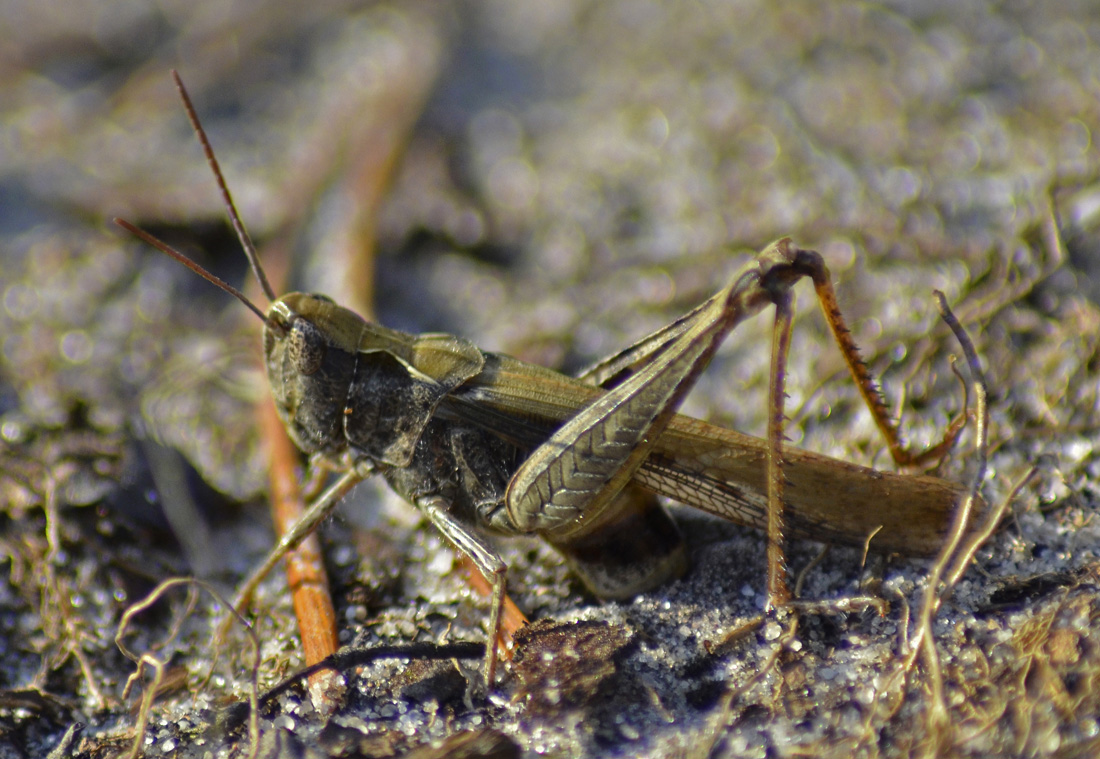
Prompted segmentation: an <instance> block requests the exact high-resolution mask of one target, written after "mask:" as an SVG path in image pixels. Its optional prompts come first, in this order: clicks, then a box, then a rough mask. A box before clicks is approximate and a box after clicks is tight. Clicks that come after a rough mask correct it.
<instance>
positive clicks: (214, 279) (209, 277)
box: [114, 216, 278, 329]
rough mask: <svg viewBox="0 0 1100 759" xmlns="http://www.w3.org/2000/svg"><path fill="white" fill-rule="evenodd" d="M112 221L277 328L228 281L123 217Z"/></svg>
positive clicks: (275, 326) (276, 327) (274, 327)
mask: <svg viewBox="0 0 1100 759" xmlns="http://www.w3.org/2000/svg"><path fill="white" fill-rule="evenodd" d="M114 222H115V224H118V225H119V226H120V227H122V228H123V229H125V230H126V231H127V232H129V233H130V234H132V235H133V236H134V237H137V238H138V239H140V240H143V241H144V242H147V243H149V244H150V245H152V246H153V247H154V248H156V249H157V250H159V251H161V252H162V253H166V254H168V255H169V256H171V257H172V258H174V259H176V260H177V261H179V262H180V263H181V264H183V265H184V266H186V267H187V268H188V269H190V270H191V271H193V272H195V273H196V274H198V275H199V276H200V277H202V278H203V279H205V280H206V281H207V282H210V283H212V284H214V285H216V286H218V287H220V288H221V289H222V290H225V291H226V292H227V293H229V294H230V295H232V296H233V297H235V298H236V299H237V300H239V301H240V302H241V303H243V304H245V305H246V306H248V308H249V309H251V311H252V313H254V314H256V316H258V317H260V319H261V320H263V322H264V324H267V325H268V326H269V327H271V328H273V329H278V326H277V325H276V324H275V323H274V322H272V321H271V320H270V319H268V318H267V315H266V314H265V313H264V312H263V311H261V310H260V309H259V308H258V307H257V306H256V304H254V303H253V302H252V301H250V300H249V299H248V298H246V297H245V294H244V293H242V292H241V291H240V290H238V289H237V288H235V287H233V285H231V284H229V283H228V282H226V281H225V280H224V279H222V278H221V277H218V276H215V275H214V274H211V273H210V272H208V271H207V270H206V269H204V268H202V267H201V266H199V265H198V264H197V263H195V262H194V261H192V260H191V259H190V258H188V257H187V256H185V255H183V254H182V253H180V252H179V251H178V250H176V249H175V248H173V247H172V246H171V245H169V244H168V243H165V242H161V241H160V240H158V239H157V238H155V237H153V236H152V235H151V234H149V233H148V232H146V231H145V230H143V229H139V228H138V227H135V226H134V225H133V224H131V223H130V222H128V221H126V220H125V219H120V218H118V217H117V216H116V217H115V219H114Z"/></svg>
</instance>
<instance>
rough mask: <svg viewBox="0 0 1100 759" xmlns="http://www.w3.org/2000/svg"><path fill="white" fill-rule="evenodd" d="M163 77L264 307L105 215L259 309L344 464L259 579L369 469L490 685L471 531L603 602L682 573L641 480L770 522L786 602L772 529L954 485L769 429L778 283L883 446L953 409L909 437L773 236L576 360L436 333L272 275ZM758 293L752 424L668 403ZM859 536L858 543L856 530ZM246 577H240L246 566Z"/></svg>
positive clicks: (905, 528)
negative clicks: (399, 507) (552, 567)
mask: <svg viewBox="0 0 1100 759" xmlns="http://www.w3.org/2000/svg"><path fill="white" fill-rule="evenodd" d="M173 77H174V78H175V82H176V86H177V87H178V89H179V91H180V95H181V97H182V99H183V102H184V107H185V109H186V111H187V114H188V117H189V118H190V120H191V122H192V125H193V127H194V129H195V132H196V134H197V135H198V138H199V141H200V143H201V144H202V147H203V150H204V152H205V153H206V157H207V161H208V163H209V164H210V167H211V170H212V171H213V173H214V176H215V179H216V181H217V184H218V188H219V190H220V192H221V194H222V198H223V201H224V203H225V206H226V209H227V213H228V215H229V219H230V222H231V223H232V225H233V227H234V229H235V230H236V232H237V235H238V237H239V239H240V241H241V245H242V247H243V248H244V251H245V254H246V256H247V257H248V260H249V262H250V264H251V267H252V270H253V273H254V275H255V277H256V279H257V281H258V282H259V283H260V285H261V287H262V288H263V290H264V293H265V294H266V295H267V298H268V299H269V301H270V303H271V305H270V306H269V308H268V310H267V311H266V313H265V312H264V311H263V310H261V309H260V308H259V307H257V306H256V305H254V304H253V303H251V302H250V301H249V300H248V299H247V298H246V297H245V296H244V295H243V294H242V293H241V292H239V291H238V290H236V289H235V288H233V287H232V286H230V285H229V284H227V283H225V282H223V281H221V280H219V279H218V278H217V277H215V276H213V275H212V274H210V273H208V272H206V271H204V270H202V269H201V268H200V267H199V266H198V265H197V264H195V263H194V262H192V261H190V260H189V259H188V258H186V257H185V256H184V255H183V254H181V253H179V252H177V251H176V250H174V249H172V248H171V247H169V246H168V245H166V244H165V243H163V242H161V241H159V240H157V239H156V238H154V237H152V236H151V235H149V234H147V233H145V232H143V231H142V230H140V229H138V228H137V227H135V226H133V225H132V224H130V223H128V222H126V221H123V220H121V219H115V222H116V223H117V224H119V225H120V226H122V227H123V228H125V229H126V230H128V231H129V232H131V233H132V234H134V235H136V236H137V237H138V238H140V239H142V240H143V241H145V242H147V243H148V244H150V245H153V246H154V247H156V248H158V249H160V250H161V251H163V252H164V253H166V254H168V255H170V256H172V257H173V258H175V259H176V260H178V261H180V262H181V263H183V264H184V265H186V266H188V267H189V268H191V269H192V270H194V271H195V272H197V273H198V274H200V275H201V276H203V277H205V278H206V279H207V280H209V281H211V282H212V283H214V284H216V285H217V286H218V287H220V288H222V289H223V290H225V291H226V292H228V293H230V294H232V295H233V296H235V297H237V298H238V299H240V300H241V301H242V302H243V303H244V304H245V305H246V306H247V307H248V308H249V309H251V310H252V311H253V312H254V313H255V314H256V315H257V316H258V317H259V318H260V319H261V321H262V322H263V325H264V326H263V346H264V355H265V363H266V368H267V375H268V379H269V381H270V384H271V391H272V394H273V396H274V399H275V403H276V406H277V409H278V413H279V416H280V417H281V419H282V421H283V423H284V425H285V426H286V430H287V432H288V433H289V434H290V437H291V438H292V440H293V441H294V443H295V444H296V445H297V447H298V448H299V449H300V450H301V451H302V452H303V453H305V454H307V455H309V456H310V457H311V464H314V465H318V466H325V467H327V468H330V469H333V470H336V471H338V472H339V473H340V475H339V477H338V478H337V480H336V482H335V483H334V484H332V485H331V486H329V488H328V489H327V490H326V491H325V492H324V493H323V494H321V495H320V497H319V498H318V499H317V500H316V501H315V503H314V504H313V505H312V506H311V507H310V509H309V511H308V512H307V514H306V515H305V516H304V517H303V518H302V520H301V521H300V522H299V523H298V524H297V525H295V526H294V528H293V529H292V530H291V531H290V532H289V533H288V534H287V535H286V536H284V537H283V539H282V540H281V541H280V543H279V544H278V545H277V546H276V548H275V549H274V550H273V551H272V553H271V554H270V556H269V558H268V560H267V561H266V562H265V563H264V565H263V566H262V567H260V568H259V569H258V570H257V572H256V574H255V575H254V576H253V581H258V578H259V577H261V576H262V575H263V574H264V573H266V571H268V570H269V569H270V568H271V567H272V566H273V565H274V564H275V563H276V562H277V561H278V560H279V558H280V556H281V555H282V554H283V553H285V552H286V551H287V550H289V549H290V548H292V547H294V546H295V545H296V544H297V543H298V542H300V541H301V540H302V539H303V538H304V537H305V535H306V534H308V533H309V532H310V531H311V530H312V529H314V527H315V526H316V525H317V524H318V523H319V522H320V521H321V519H323V518H324V516H325V515H326V514H328V513H329V511H330V510H331V509H332V508H333V507H334V505H335V504H336V503H338V502H339V500H340V499H341V498H342V497H343V496H344V495H345V494H346V493H348V492H349V491H350V490H351V488H353V487H354V486H355V485H356V484H357V483H359V482H360V481H362V480H363V479H365V478H367V477H370V476H372V475H375V474H378V475H381V476H382V477H384V478H385V479H386V481H387V482H388V483H389V485H390V486H391V487H392V488H393V489H394V490H395V491H396V492H397V493H398V494H399V495H401V496H402V497H403V498H404V499H406V500H407V501H408V502H409V503H411V504H413V505H414V506H416V507H417V508H418V509H419V510H420V511H421V512H422V513H423V515H424V516H426V517H427V518H428V520H429V521H430V522H431V523H432V524H433V525H435V527H436V528H438V529H439V531H440V532H441V533H442V534H443V535H444V536H445V537H446V538H447V540H448V541H449V542H450V543H452V544H453V545H454V546H455V547H456V548H457V549H458V550H459V551H461V552H462V553H464V554H465V555H467V556H468V557H469V558H470V559H471V560H472V561H473V563H474V564H475V565H476V567H477V568H478V570H479V571H480V572H481V573H482V574H483V575H484V576H485V578H486V580H488V582H489V583H490V584H491V586H492V596H491V607H490V615H489V643H488V645H487V646H486V653H485V660H484V677H485V680H486V683H487V685H488V686H489V687H492V684H493V682H494V677H495V670H496V665H497V643H496V641H497V639H498V635H499V632H500V625H501V609H502V606H503V602H504V597H505V575H506V571H507V566H506V565H505V563H504V561H503V560H502V559H501V558H500V557H499V556H498V555H497V554H496V553H495V552H494V551H493V549H492V547H491V546H490V544H489V543H488V542H486V540H485V538H484V537H483V535H482V533H485V532H488V533H493V534H500V535H521V534H535V535H539V536H541V537H542V538H544V539H545V540H547V541H548V542H549V543H550V544H551V545H552V546H553V547H554V548H555V549H557V551H558V552H560V553H561V554H562V555H563V556H564V558H565V560H566V561H567V562H568V563H569V564H570V566H571V568H572V569H573V571H574V572H575V573H576V574H577V575H578V576H579V577H580V578H581V580H582V581H583V582H584V583H585V584H586V585H587V586H588V587H589V588H590V589H591V590H592V591H593V592H594V593H595V594H596V595H598V596H600V597H603V598H612V599H615V598H619V599H621V598H628V597H631V596H633V595H636V594H638V593H641V592H643V591H647V590H649V589H651V588H653V587H655V586H657V585H660V584H661V583H664V582H666V581H667V580H669V579H670V578H673V577H676V576H678V575H679V574H681V573H682V572H683V571H684V570H685V568H686V564H687V559H686V553H685V549H684V546H683V541H682V539H681V538H680V534H679V532H678V530H677V528H676V525H675V523H674V522H673V521H672V518H671V516H670V515H669V514H668V513H667V512H666V511H665V509H664V508H663V507H662V506H661V505H660V504H659V503H658V501H657V499H656V498H655V496H664V497H667V498H670V499H672V500H675V501H679V502H681V503H684V504H688V505H691V506H694V507H696V508H699V509H702V510H704V511H706V512H709V513H711V514H716V515H718V516H720V517H723V518H726V519H729V520H731V521H733V522H736V523H739V524H743V525H749V526H752V527H756V528H763V529H764V530H766V532H767V586H766V590H767V596H766V597H767V600H766V604H767V608H768V609H772V608H776V607H779V606H782V605H784V604H786V603H788V602H789V601H790V599H791V593H790V591H789V589H788V583H787V567H786V562H785V553H784V541H785V539H786V537H787V536H788V535H795V536H799V537H808V538H812V539H814V540H818V541H826V542H838V543H843V544H849V545H864V544H866V543H867V542H868V541H870V546H871V547H872V548H874V549H876V550H878V551H882V552H898V553H903V554H907V555H912V556H927V555H931V554H933V553H935V552H936V550H937V549H938V548H939V547H940V545H941V542H942V540H943V536H944V534H945V533H946V531H947V529H948V526H949V523H950V520H951V517H952V513H953V511H954V509H955V507H956V505H957V504H958V503H959V502H960V501H961V500H962V499H963V498H965V496H966V492H967V489H966V488H965V487H963V486H962V485H959V484H955V483H952V482H949V481H946V480H943V479H939V478H937V477H933V476H928V475H901V474H895V473H890V472H881V471H877V470H874V469H870V468H867V467H863V466H858V465H856V464H852V463H848V462H845V461H839V460H836V459H833V458H829V457H826V456H822V455H819V454H816V453H812V452H809V451H803V450H799V449H796V448H792V447H788V446H785V445H784V444H783V418H784V417H783V398H784V381H785V366H786V356H787V352H788V347H789V341H790V334H791V328H792V302H793V292H792V287H793V285H794V284H795V283H797V282H798V281H799V280H801V279H809V280H811V281H812V282H813V285H814V288H815V290H816V293H817V295H818V298H819V300H820V302H821V305H822V309H823V311H824V314H825V317H826V321H827V322H828V324H829V326H830V328H831V330H832V332H833V335H834V337H835V338H836V341H837V344H838V345H839V346H840V349H841V352H842V353H843V355H844V357H845V359H846V361H847V364H848V367H849V369H850V370H851V373H852V376H853V378H854V380H855V381H856V383H857V384H858V386H859V388H860V391H861V393H862V395H863V397H864V399H865V400H866V402H867V405H868V407H869V409H870V411H871V413H872V415H873V417H874V419H875V422H876V424H877V425H878V427H879V429H880V430H881V432H882V434H883V437H884V438H885V440H886V442H887V444H888V446H889V448H890V451H891V453H892V455H893V457H894V459H895V460H896V461H897V462H898V463H899V464H901V465H917V464H920V463H922V462H925V461H929V460H932V459H935V458H938V457H942V456H943V455H944V454H945V453H946V451H947V450H948V449H949V448H950V447H951V446H952V445H953V444H954V441H955V439H956V438H957V437H958V435H959V434H960V432H961V430H962V428H963V426H964V425H965V423H966V414H965V413H964V414H960V416H959V417H958V418H956V419H955V420H954V421H953V422H952V423H951V425H950V426H949V427H948V429H947V431H946V434H945V435H944V438H943V440H942V441H941V442H940V443H939V444H937V445H935V446H933V447H932V448H930V449H928V450H926V451H924V452H922V453H920V454H912V453H910V452H909V451H908V449H907V448H906V447H905V446H903V444H902V443H901V441H900V436H899V432H898V428H897V424H896V422H894V421H893V419H892V418H891V417H890V415H889V413H888V411H887V406H886V403H885V400H884V399H883V396H882V394H881V392H880V391H879V390H878V388H877V385H876V384H875V382H874V380H873V378H872V376H871V375H870V373H869V371H868V370H867V368H866V367H865V365H864V364H863V362H862V361H861V360H860V357H859V352H858V349H857V347H856V345H855V343H854V342H853V340H852V338H851V336H850V335H849V333H848V330H847V328H846V326H845V323H844V320H843V318H842V316H841V313H840V310H839V307H838V305H837V300H836V296H835V293H834V291H833V287H832V284H831V277H830V274H829V270H828V268H827V267H826V265H825V263H824V261H823V260H822V257H821V256H820V255H819V254H817V253H816V252H813V251H809V250H803V249H801V248H799V247H797V246H796V245H795V244H794V243H793V242H791V240H790V239H789V238H783V239H781V240H778V241H776V242H774V243H772V244H771V245H769V246H768V247H767V248H766V249H765V250H764V251H763V252H762V253H761V254H760V255H759V256H758V257H757V259H756V260H755V262H753V263H752V264H750V265H749V266H747V267H746V268H745V269H744V270H743V271H741V272H740V273H739V274H737V275H736V276H735V277H734V278H733V279H732V280H731V281H730V282H729V284H727V285H726V286H725V287H723V288H722V289H721V290H719V291H718V292H717V293H716V294H715V295H714V296H713V297H711V298H710V299H709V300H707V301H705V302H704V303H702V304H701V305H699V306H698V307H696V308H695V309H693V310H692V311H690V312H689V313H687V314H685V315H684V316H682V317H680V318H679V319H677V320H676V321H674V322H672V323H671V324H669V325H668V326H666V327H663V328H661V329H659V330H657V331H656V332H654V333H653V334H651V335H649V336H648V337H645V338H643V339H641V340H639V341H638V342H637V343H635V344H634V345H632V346H630V347H629V348H627V349H626V350H624V351H622V352H620V353H617V354H615V355H613V356H611V357H609V358H607V359H605V360H603V361H601V362H599V363H598V364H596V365H595V366H593V367H592V368H590V369H589V370H587V371H585V372H584V373H582V374H580V375H579V376H576V377H570V376H566V375H564V374H561V373H559V372H556V371H553V370H551V369H546V368H543V367H541V366H535V365H532V364H528V363H525V362H522V361H519V360H517V359H514V358H510V357H508V356H505V355H500V354H495V353H490V352H487V351H483V350H481V349H479V348H478V347H477V346H475V345H474V344H473V343H471V342H469V341H467V340H464V339H462V338H460V337H456V336H454V335H447V334H421V335H414V334H408V333H405V332H399V331H397V330H393V329H388V328H386V327H384V326H382V325H380V324H376V323H373V322H370V321H367V320H365V319H363V318H362V317H360V316H359V315H358V314H356V313H354V312H352V311H350V310H348V309H346V308H342V307H340V306H339V305H337V304H336V303H334V302H333V301H332V300H331V299H329V298H327V297H325V296H323V295H316V294H307V293H300V292H296V293H290V294H287V295H283V296H282V297H279V296H277V295H276V294H275V292H274V291H273V289H272V288H271V285H270V284H269V283H268V281H267V277H266V276H265V274H264V272H263V269H262V267H261V266H260V263H259V260H258V256H257V254H256V251H255V247H254V245H253V243H252V241H251V239H250V238H249V236H248V234H247V232H246V231H245V229H244V225H243V223H242V222H241V219H240V217H239V214H238V213H237V210H236V207H235V205H234V203H233V200H232V197H231V195H230V193H229V190H228V187H227V185H226V182H225V180H224V177H223V176H222V172H221V169H220V167H219V165H218V162H217V159H216V158H215V157H214V153H213V150H212V149H211V147H210V144H209V141H208V139H207V137H206V135H205V133H204V131H203V129H202V126H201V125H200V124H199V121H198V117H197V115H196V112H195V109H194V107H193V105H192V103H191V100H190V98H189V96H188V95H187V91H186V89H185V88H184V86H183V83H182V81H181V80H180V79H179V76H178V75H177V74H176V73H175V72H173ZM769 306H774V307H775V313H776V316H775V327H774V333H773V335H774V336H773V346H772V364H771V381H770V390H769V401H768V402H769V409H770V414H769V421H768V431H767V438H766V439H763V440H762V439H758V438H754V437H750V436H748V435H744V434H741V433H739V432H735V431H733V430H729V429H724V428H721V427H717V426H714V425H711V424H708V423H706V422H704V421H700V420H698V419H693V418H689V417H686V416H683V415H680V414H677V413H676V409H677V407H678V406H679V404H680V402H681V401H682V400H683V398H684V396H685V395H686V394H687V393H688V392H689V391H690V390H691V388H692V386H693V385H694V384H695V382H696V380H697V378H698V377H699V375H700V373H701V372H702V371H703V370H704V368H705V367H706V366H707V364H708V363H709V361H710V359H711V357H712V356H713V355H714V352H715V350H716V349H717V348H718V346H719V344H720V343H721V341H722V340H723V338H724V337H725V336H726V335H727V334H728V333H729V332H730V331H731V330H732V329H734V328H735V327H736V326H737V325H738V324H740V323H741V322H743V321H744V320H746V319H748V318H750V317H752V316H754V315H756V314H758V313H759V312H761V311H763V310H764V309H766V308H767V307H769ZM872 535H873V536H874V537H873V540H872V539H871V536H872ZM250 582H252V581H250Z"/></svg>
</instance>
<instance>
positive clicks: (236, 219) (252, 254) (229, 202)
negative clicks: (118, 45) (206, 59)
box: [172, 69, 278, 301]
mask: <svg viewBox="0 0 1100 759" xmlns="http://www.w3.org/2000/svg"><path fill="white" fill-rule="evenodd" d="M172 80H173V81H174V82H175V83H176V89H178V90H179V92H180V98H182V99H183V109H184V110H185V111H187V118H188V119H189V120H190V121H191V127H192V128H193V129H194V130H195V136H196V137H198V138H199V142H200V143H201V144H202V152H203V153H205V154H206V162H207V163H208V164H210V170H211V171H213V172H214V179H216V180H217V182H218V189H219V190H220V191H221V194H222V200H223V201H224V202H225V210H226V212H227V213H228V214H229V221H230V223H231V224H232V225H233V231H234V232H236V233H237V239H238V240H240V241H241V247H243V248H244V254H245V255H246V256H248V263H249V265H251V266H252V273H253V274H255V275H256V279H257V281H259V283H260V287H262V288H263V291H264V295H266V296H267V299H268V300H270V301H276V300H278V296H276V295H275V291H274V290H272V289H271V283H269V282H268V281H267V275H266V274H264V270H263V268H262V267H261V266H260V258H259V256H258V255H256V246H255V245H253V244H252V238H251V237H249V236H248V232H246V231H245V228H244V222H242V221H241V216H240V214H238V213H237V206H236V205H235V204H234V203H233V196H232V195H230V194H229V186H228V185H227V184H226V183H225V177H224V176H222V169H221V166H220V165H219V164H218V159H217V158H216V157H215V156H214V149H213V148H212V147H210V140H208V139H207V138H206V130H204V129H203V128H202V124H201V123H199V115H198V114H197V113H195V106H194V105H192V103H191V96H190V95H188V94H187V88H186V87H184V86H183V80H182V79H180V75H179V72H178V71H176V70H175V69H172Z"/></svg>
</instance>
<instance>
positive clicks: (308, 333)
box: [287, 317, 327, 376]
mask: <svg viewBox="0 0 1100 759" xmlns="http://www.w3.org/2000/svg"><path fill="white" fill-rule="evenodd" d="M326 351H327V344H326V341H325V336H324V335H323V334H322V333H321V330H319V329H317V327H316V326H314V324H313V323H312V322H311V321H309V320H308V319H303V318H301V317H299V318H297V319H294V320H293V322H292V323H291V327H290V333H289V334H288V335H287V356H288V357H289V358H290V360H291V361H293V362H294V366H295V368H296V369H297V370H298V371H299V372H301V373H302V374H303V375H307V376H308V375H310V374H314V373H316V372H317V370H318V369H320V368H321V364H322V363H324V361H325V353H326Z"/></svg>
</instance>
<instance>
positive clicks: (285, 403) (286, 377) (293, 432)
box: [264, 293, 367, 455]
mask: <svg viewBox="0 0 1100 759" xmlns="http://www.w3.org/2000/svg"><path fill="white" fill-rule="evenodd" d="M366 327H367V323H366V322H365V321H364V320H363V319H362V318H361V317H360V316H359V315H358V314H356V313H355V312H354V311H350V310H348V309H346V308H342V307H340V306H338V305H336V304H335V303H334V302H333V301H332V300H331V299H330V298H328V297H326V296H324V295H312V294H307V293H290V294H289V295H284V296H283V297H281V298H279V299H278V300H276V301H275V302H273V303H272V304H271V308H270V309H269V310H268V312H267V317H266V319H265V320H264V361H265V363H266V365H267V376H268V381H269V382H270V383H271V392H272V395H273V396H274V398H275V408H276V409H277V410H278V412H279V417H280V418H281V419H282V421H283V424H284V425H286V429H287V431H288V432H289V433H290V436H291V438H292V439H293V440H294V443H295V444H296V445H297V446H298V447H299V448H300V449H301V450H302V451H304V452H305V453H324V454H326V455H335V454H338V453H340V452H341V451H342V450H343V449H344V448H345V447H346V446H347V442H346V438H345V436H344V435H343V424H344V419H343V417H344V409H345V406H346V404H347V397H348V390H349V387H350V385H351V382H352V381H353V379H354V377H355V368H356V354H357V351H358V347H359V344H360V342H361V339H362V335H363V332H364V330H365V329H366Z"/></svg>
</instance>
